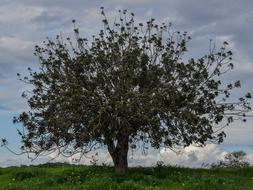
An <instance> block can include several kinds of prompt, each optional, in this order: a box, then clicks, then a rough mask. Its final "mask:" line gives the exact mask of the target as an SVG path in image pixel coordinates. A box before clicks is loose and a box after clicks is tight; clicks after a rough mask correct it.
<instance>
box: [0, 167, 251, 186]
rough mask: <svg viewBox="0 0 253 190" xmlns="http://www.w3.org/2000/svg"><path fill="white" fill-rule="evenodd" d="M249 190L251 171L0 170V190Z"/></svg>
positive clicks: (38, 168)
mask: <svg viewBox="0 0 253 190" xmlns="http://www.w3.org/2000/svg"><path fill="white" fill-rule="evenodd" d="M28 189H29V190H68V189H70V190H83V189H84V190H110V189H111V190H165V189H168V190H252V189H253V168H252V167H251V168H242V169H189V168H177V167H152V168H141V167H140V168H130V169H129V171H128V172H127V174H125V175H116V174H115V173H114V171H113V168H112V167H107V166H76V165H67V164H44V165H40V166H29V167H27V166H22V167H9V168H0V190H28Z"/></svg>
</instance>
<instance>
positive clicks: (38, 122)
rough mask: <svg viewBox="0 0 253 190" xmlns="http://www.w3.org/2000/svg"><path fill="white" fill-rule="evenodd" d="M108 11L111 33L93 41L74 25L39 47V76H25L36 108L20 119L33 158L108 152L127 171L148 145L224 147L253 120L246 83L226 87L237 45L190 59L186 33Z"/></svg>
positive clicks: (106, 26)
mask: <svg viewBox="0 0 253 190" xmlns="http://www.w3.org/2000/svg"><path fill="white" fill-rule="evenodd" d="M101 14H102V16H103V20H102V23H103V28H102V29H101V31H100V32H99V34H98V35H97V36H93V38H92V39H91V40H87V39H85V38H82V37H81V36H80V34H79V30H78V28H76V27H75V24H74V34H75V37H74V38H73V39H74V40H71V39H70V38H66V39H64V38H63V37H62V36H61V35H60V36H57V37H56V39H55V40H52V39H49V38H48V39H47V40H46V41H45V42H44V44H43V45H41V46H36V47H35V53H34V54H35V56H37V57H38V60H39V70H36V71H34V70H32V69H30V68H28V70H29V76H28V77H20V79H21V80H23V81H24V82H25V83H28V84H30V85H31V86H32V90H30V91H29V93H24V94H23V96H24V97H25V98H27V100H28V105H29V110H28V111H26V112H23V113H22V114H20V116H19V117H17V118H14V122H21V123H22V124H23V126H24V130H23V131H22V132H20V135H21V136H22V143H23V144H22V147H21V148H22V149H23V151H24V152H32V153H35V154H36V155H37V156H39V155H41V154H43V153H47V152H52V151H58V154H59V155H60V154H61V155H65V156H72V155H74V154H78V155H81V157H82V156H83V155H85V154H86V153H87V152H89V151H91V150H93V149H94V148H97V147H99V145H101V146H105V147H107V149H108V151H109V153H110V155H111V157H112V160H113V163H114V166H115V169H116V171H117V172H122V173H124V172H125V171H126V170H127V167H128V161H127V155H128V150H129V148H135V147H136V145H137V144H139V142H143V144H147V146H148V147H149V146H152V147H154V148H159V147H169V148H175V147H186V146H189V145H191V144H195V145H199V146H201V145H205V143H207V142H218V143H220V142H222V141H223V138H224V137H225V133H224V132H223V131H222V129H223V127H224V126H227V125H228V124H229V123H231V122H233V120H234V119H241V120H243V121H245V119H244V116H245V113H246V112H247V111H249V110H250V106H249V103H248V101H247V99H248V98H250V94H249V93H247V94H246V95H245V96H244V97H240V98H239V99H238V98H234V97H233V98H231V97H230V95H231V92H232V91H233V90H234V89H235V88H237V87H240V82H239V81H234V82H232V83H230V82H229V83H226V84H224V81H225V78H224V77H223V74H225V73H228V72H229V71H230V70H231V69H233V64H232V63H231V60H232V52H231V51H229V50H227V48H226V47H227V45H228V44H227V42H224V43H223V45H222V47H221V48H219V49H217V48H215V46H214V44H213V43H212V42H211V43H210V44H209V46H210V50H209V52H207V54H206V55H204V56H203V57H200V58H197V59H195V58H190V59H189V60H186V59H185V56H184V55H185V53H186V52H187V51H188V47H187V43H188V41H189V40H190V39H191V38H190V36H189V35H188V34H187V33H186V32H184V33H180V32H174V31H172V29H171V24H168V25H166V24H164V23H162V24H156V22H155V20H154V19H150V20H149V21H148V22H146V23H136V21H135V20H134V14H133V13H131V14H128V13H127V11H126V10H123V11H119V14H118V17H117V19H116V20H115V21H114V22H113V23H109V21H108V19H107V17H106V15H105V14H104V11H103V8H101ZM73 23H75V21H74V20H73ZM19 76H20V75H19Z"/></svg>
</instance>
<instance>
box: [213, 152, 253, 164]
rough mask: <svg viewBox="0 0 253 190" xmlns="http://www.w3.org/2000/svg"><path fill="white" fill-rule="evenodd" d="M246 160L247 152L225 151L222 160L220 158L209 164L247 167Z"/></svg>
mask: <svg viewBox="0 0 253 190" xmlns="http://www.w3.org/2000/svg"><path fill="white" fill-rule="evenodd" d="M249 165H250V164H249V162H248V161H247V154H246V153H245V152H244V151H234V152H231V153H227V154H226V155H225V157H224V160H220V161H219V162H218V163H214V164H212V165H211V167H212V168H242V167H249Z"/></svg>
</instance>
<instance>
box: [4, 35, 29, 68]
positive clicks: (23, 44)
mask: <svg viewBox="0 0 253 190" xmlns="http://www.w3.org/2000/svg"><path fill="white" fill-rule="evenodd" d="M33 45H34V44H33V42H31V41H26V40H22V39H20V38H16V37H7V36H5V37H0V56H1V55H2V57H7V56H8V57H13V58H17V59H19V61H20V59H21V60H30V59H31V57H32V55H33V54H32V52H33ZM9 64H12V63H9Z"/></svg>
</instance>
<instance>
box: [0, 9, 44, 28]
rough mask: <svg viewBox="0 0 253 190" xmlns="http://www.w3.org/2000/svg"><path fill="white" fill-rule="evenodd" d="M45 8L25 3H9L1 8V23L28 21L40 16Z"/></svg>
mask: <svg viewBox="0 0 253 190" xmlns="http://www.w3.org/2000/svg"><path fill="white" fill-rule="evenodd" d="M42 12H43V8H41V7H35V6H24V5H16V6H14V5H12V4H11V5H7V6H1V8H0V23H10V22H18V23H19V22H27V21H30V20H31V19H32V18H34V17H36V16H39V15H40V14H41V13H42Z"/></svg>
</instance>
